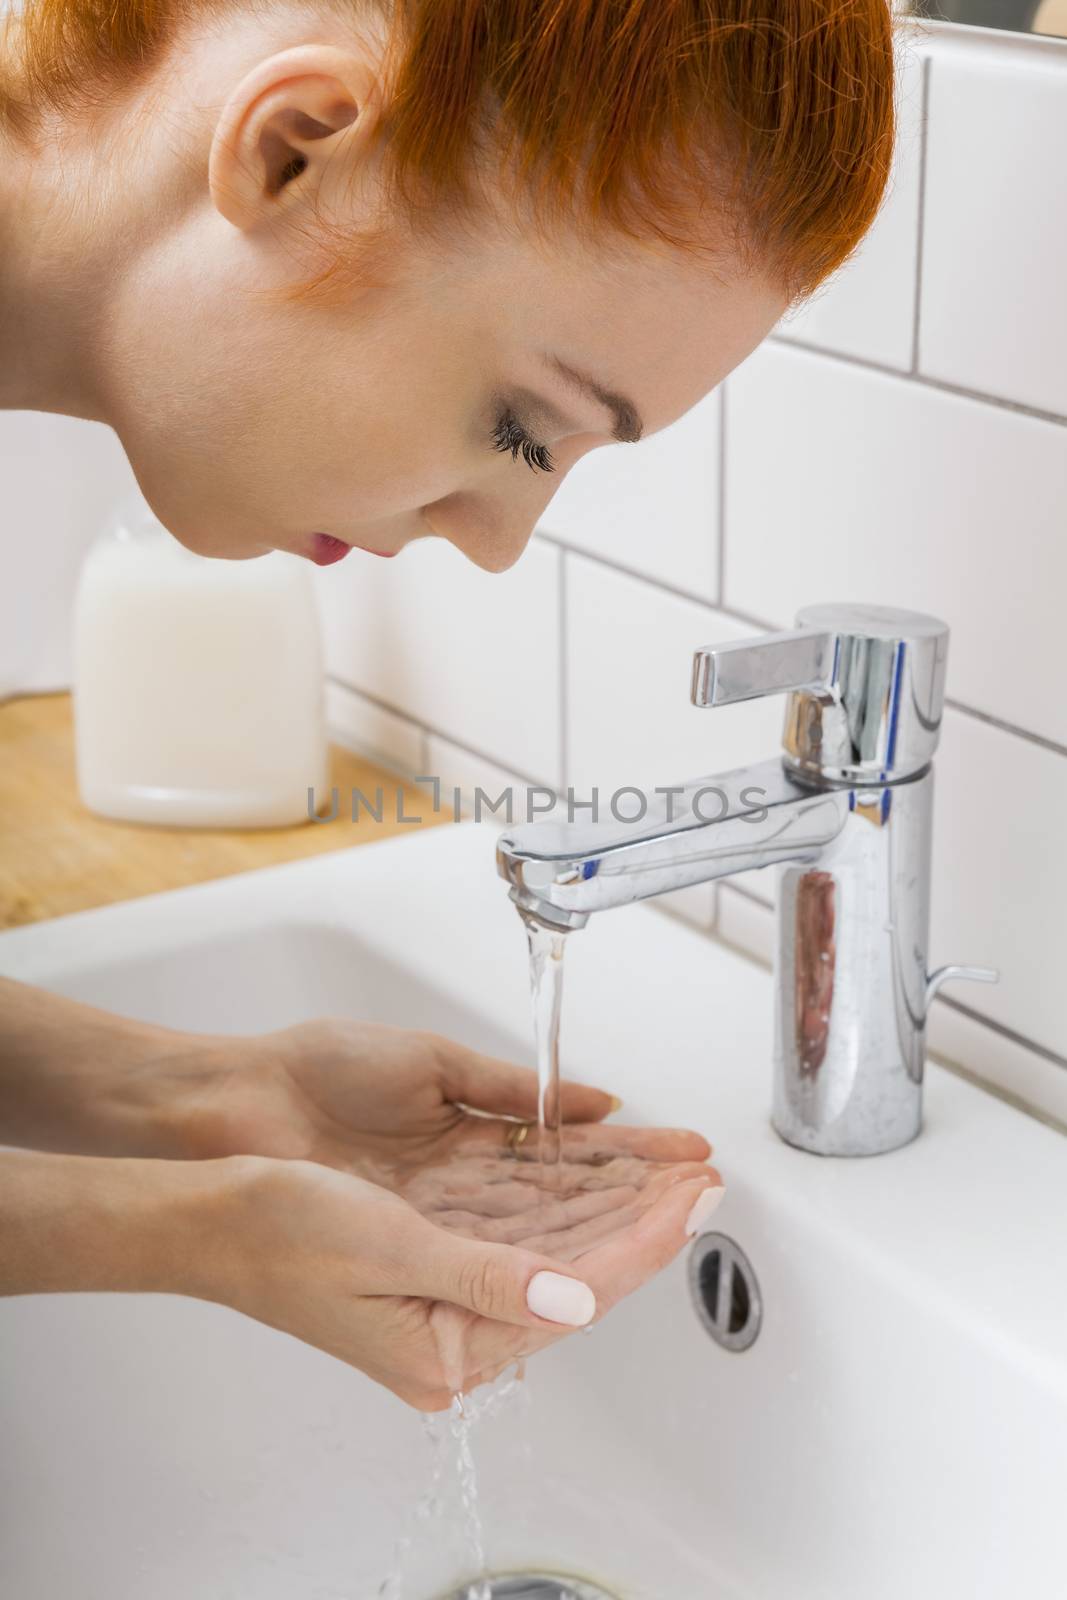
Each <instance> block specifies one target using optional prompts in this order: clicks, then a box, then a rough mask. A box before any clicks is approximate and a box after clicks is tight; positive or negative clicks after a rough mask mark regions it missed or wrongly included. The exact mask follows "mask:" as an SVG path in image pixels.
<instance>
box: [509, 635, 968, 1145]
mask: <svg viewBox="0 0 1067 1600" xmlns="http://www.w3.org/2000/svg"><path fill="white" fill-rule="evenodd" d="M947 651H948V628H947V627H946V625H945V624H944V623H943V622H941V621H940V620H939V619H938V618H937V617H928V616H925V615H923V614H920V613H917V612H911V611H895V610H889V609H888V608H886V607H884V606H856V605H824V606H809V607H807V608H806V609H805V610H804V611H802V612H801V613H800V615H799V616H798V617H797V626H796V628H795V629H793V630H791V631H789V632H786V633H778V634H766V635H762V636H759V637H757V638H754V639H745V640H731V641H728V642H726V643H725V644H717V645H708V646H707V647H705V648H704V649H702V650H698V651H697V653H696V656H695V658H694V664H693V679H692V698H693V701H694V703H695V704H697V705H700V706H708V707H713V706H722V705H730V704H733V703H735V702H737V701H742V700H753V699H761V698H762V697H763V696H765V695H772V694H785V695H787V696H788V700H787V706H786V717H785V731H784V734H783V741H782V742H783V752H782V755H781V757H780V758H778V759H775V760H771V761H765V762H762V763H760V764H758V765H754V766H750V767H740V768H737V769H736V770H734V771H731V772H724V773H720V774H719V775H718V776H715V777H710V778H697V779H695V780H694V781H692V782H690V783H687V784H684V785H679V786H676V787H673V788H662V789H656V790H654V791H653V793H654V796H655V799H654V800H651V801H650V800H649V798H648V797H646V796H643V795H642V794H641V792H640V791H638V790H621V791H618V792H617V793H616V794H615V795H614V796H613V798H612V805H611V818H610V819H607V818H600V817H598V816H597V814H596V811H595V810H593V811H592V816H591V820H589V821H583V822H575V821H574V819H573V810H574V806H573V802H572V805H571V812H570V817H569V820H568V821H567V822H566V823H560V822H554V821H550V820H547V819H546V820H545V821H542V822H537V823H529V824H527V825H526V826H525V827H520V828H514V829H512V830H511V831H509V832H508V833H506V834H504V835H503V836H502V837H501V839H500V841H499V843H498V845H497V870H498V871H499V873H500V875H501V877H503V878H504V879H506V881H507V883H508V885H509V890H510V894H511V898H512V900H513V901H514V902H515V904H516V905H517V906H518V908H519V911H520V912H521V914H522V916H523V918H524V919H526V920H527V921H530V920H536V921H537V922H540V923H543V924H546V925H547V926H549V927H551V928H580V927H582V926H583V925H584V924H585V923H586V922H588V920H589V918H590V916H591V915H592V913H593V912H594V911H607V910H610V909H611V908H612V907H613V906H622V905H628V904H629V903H630V902H631V901H633V900H648V899H651V898H652V897H653V896H655V895H660V894H669V893H670V892H671V890H674V889H684V888H687V887H688V886H690V885H692V884H697V883H708V882H710V881H711V880H712V879H715V878H729V877H733V876H734V875H735V874H736V873H741V872H750V871H752V870H753V868H761V867H771V866H774V867H776V868H777V869H778V870H777V874H776V875H777V880H778V881H777V893H776V896H775V899H776V902H777V906H776V910H777V916H776V924H777V937H776V945H775V955H774V995H775V1042H774V1092H773V1110H772V1116H771V1121H772V1124H773V1126H774V1128H775V1130H776V1131H777V1132H778V1133H779V1134H780V1136H781V1137H782V1138H783V1139H784V1140H785V1141H786V1142H787V1143H788V1144H791V1145H795V1146H796V1147H797V1148H798V1149H801V1150H808V1151H811V1152H812V1153H813V1154H816V1155H827V1156H870V1155H878V1154H881V1153H882V1152H884V1151H887V1150H896V1149H898V1148H899V1147H900V1146H901V1145H904V1144H907V1142H908V1140H909V1139H914V1138H915V1136H916V1134H917V1133H918V1132H919V1129H920V1126H921V1122H922V1080H923V1069H924V1064H925V1058H926V1021H927V1014H928V1012H929V1008H930V1002H931V1000H932V999H933V996H934V995H935V994H936V992H937V990H938V989H939V988H940V986H941V984H942V983H944V982H946V981H947V980H948V979H949V978H979V979H982V980H984V981H990V980H992V979H994V978H995V976H996V975H995V974H994V973H992V972H989V971H988V970H986V969H985V968H977V967H959V966H952V967H941V968H939V969H938V971H936V972H934V973H933V974H930V973H929V972H928V969H927V963H926V956H927V945H928V939H929V896H930V857H931V839H932V816H933V783H934V775H933V769H932V758H933V755H934V751H935V749H936V748H937V739H938V731H939V729H940V725H941V712H942V706H943V703H944V684H945V662H946V656H947ZM631 794H632V795H634V796H635V797H636V798H637V799H638V800H641V801H642V806H641V809H640V812H639V814H638V815H637V816H635V817H634V818H633V820H632V821H628V820H625V819H624V817H622V816H620V814H619V810H618V808H617V802H618V800H619V799H620V798H621V797H622V796H623V795H627V796H629V795H631ZM583 809H585V808H584V807H583ZM627 810H628V811H629V806H628V807H627Z"/></svg>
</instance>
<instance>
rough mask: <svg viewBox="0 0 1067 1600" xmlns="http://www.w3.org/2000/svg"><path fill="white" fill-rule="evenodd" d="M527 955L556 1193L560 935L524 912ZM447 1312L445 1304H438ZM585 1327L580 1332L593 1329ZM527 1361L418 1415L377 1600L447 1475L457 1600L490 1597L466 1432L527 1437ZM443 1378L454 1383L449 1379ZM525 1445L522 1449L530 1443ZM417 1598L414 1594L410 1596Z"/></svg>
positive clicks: (398, 1590) (450, 1350)
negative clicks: (423, 1445) (456, 1515)
mask: <svg viewBox="0 0 1067 1600" xmlns="http://www.w3.org/2000/svg"><path fill="white" fill-rule="evenodd" d="M523 922H524V923H525V926H526V938H527V945H528V948H529V955H530V994H531V999H532V1003H533V1022H534V1039H535V1043H536V1050H537V1086H538V1087H537V1138H538V1148H537V1156H538V1166H539V1172H538V1189H539V1191H540V1192H541V1194H543V1195H545V1196H558V1195H559V1194H560V1191H561V1187H562V1170H563V1169H562V1150H563V1141H562V1128H561V1123H562V1116H561V1108H560V1087H559V1084H560V1072H559V1022H560V1007H561V1003H562V998H563V951H564V944H565V940H566V932H565V931H561V930H557V929H552V928H546V927H545V926H544V925H543V924H542V923H539V922H536V921H534V920H533V919H532V918H528V917H526V916H523ZM440 1309H441V1311H442V1312H444V1313H447V1312H448V1310H449V1309H450V1308H447V1307H442V1308H440ZM434 1331H435V1335H436V1337H437V1340H438V1345H439V1348H440V1350H441V1355H442V1361H443V1364H444V1366H445V1368H446V1372H447V1371H448V1370H449V1369H451V1370H452V1371H453V1372H457V1373H459V1372H462V1370H463V1368H462V1352H461V1351H460V1350H458V1349H456V1348H454V1346H455V1341H456V1338H461V1337H462V1335H461V1334H460V1332H459V1330H458V1327H453V1326H452V1324H451V1322H449V1320H448V1317H447V1314H446V1315H445V1316H443V1317H442V1318H440V1319H438V1318H435V1319H434ZM591 1331H592V1330H591V1328H588V1327H587V1328H585V1329H583V1332H585V1333H589V1332H591ZM524 1368H525V1363H523V1362H520V1363H518V1364H517V1365H516V1367H515V1368H514V1369H513V1370H512V1371H511V1373H510V1375H505V1376H504V1377H502V1378H499V1379H497V1381H496V1382H495V1383H493V1384H488V1385H485V1386H484V1387H483V1388H482V1389H480V1390H479V1392H478V1395H477V1396H473V1395H469V1394H463V1393H455V1394H453V1397H452V1406H451V1409H450V1410H449V1411H447V1412H437V1413H428V1412H427V1413H424V1414H423V1425H424V1427H425V1430H426V1433H427V1436H428V1438H429V1440H430V1444H431V1450H432V1457H431V1468H430V1476H429V1480H428V1482H427V1485H426V1488H425V1489H424V1491H423V1493H422V1494H421V1495H420V1496H419V1499H418V1500H417V1501H416V1503H415V1505H414V1506H413V1507H412V1509H411V1511H410V1512H409V1515H408V1518H407V1520H406V1522H405V1526H404V1530H403V1532H402V1533H401V1535H400V1538H399V1539H398V1541H397V1545H396V1549H395V1552H394V1556H393V1562H392V1566H391V1569H390V1572H389V1575H388V1577H386V1578H385V1580H384V1581H383V1583H382V1584H381V1586H380V1587H379V1590H378V1596H377V1600H409V1597H408V1595H407V1592H406V1587H405V1584H406V1573H407V1570H408V1567H409V1563H410V1560H411V1557H412V1555H413V1552H414V1551H415V1548H416V1545H417V1544H418V1543H420V1542H421V1541H422V1540H424V1539H426V1538H427V1537H428V1536H430V1525H431V1524H432V1523H433V1522H434V1521H435V1519H438V1518H440V1517H441V1516H443V1515H444V1514H445V1510H446V1506H445V1499H446V1494H445V1491H446V1489H447V1485H446V1481H445V1480H446V1472H447V1470H448V1468H449V1464H450V1463H451V1469H452V1470H451V1477H452V1480H453V1482H454V1484H455V1486H456V1488H457V1489H458V1495H459V1512H460V1517H461V1519H462V1535H463V1544H464V1553H465V1560H466V1564H467V1566H468V1570H469V1571H470V1572H472V1573H474V1574H475V1576H474V1577H473V1578H472V1579H470V1580H469V1581H468V1583H467V1587H466V1590H465V1591H464V1592H463V1594H462V1597H457V1600H492V1588H491V1573H490V1571H489V1568H488V1565H487V1562H486V1551H485V1532H484V1528H483V1525H482V1514H481V1507H480V1503H479V1496H478V1474H477V1468H476V1465H475V1460H474V1452H473V1448H472V1433H473V1431H474V1429H475V1428H476V1426H477V1424H478V1423H479V1421H481V1419H482V1418H483V1417H487V1416H495V1415H497V1414H498V1413H499V1412H500V1411H501V1409H502V1408H503V1407H505V1406H514V1407H516V1408H521V1410H522V1415H521V1416H519V1417H518V1418H517V1419H516V1426H517V1428H518V1430H519V1434H520V1437H522V1438H523V1439H524V1440H526V1429H525V1426H524V1423H525V1410H526V1408H528V1406H529V1403H530V1400H529V1388H528V1385H527V1383H526V1382H525V1370H524ZM448 1381H451V1382H456V1381H457V1380H456V1379H454V1378H452V1379H449V1380H448ZM525 1448H526V1450H527V1452H528V1448H529V1446H528V1440H527V1442H526V1445H525ZM411 1600H416V1597H411Z"/></svg>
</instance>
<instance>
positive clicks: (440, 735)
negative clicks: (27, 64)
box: [327, 672, 557, 793]
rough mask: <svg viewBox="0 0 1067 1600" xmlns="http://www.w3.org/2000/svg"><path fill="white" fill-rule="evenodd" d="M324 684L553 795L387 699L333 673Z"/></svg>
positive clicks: (528, 776) (526, 775)
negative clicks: (345, 692)
mask: <svg viewBox="0 0 1067 1600" xmlns="http://www.w3.org/2000/svg"><path fill="white" fill-rule="evenodd" d="M327 681H328V682H330V683H335V684H337V685H338V687H339V688H341V689H347V690H348V692H349V694H355V695H359V696H360V698H361V699H363V700H367V701H369V702H370V704H371V705H373V706H377V707H378V708H379V709H380V710H382V711H388V712H389V713H390V715H391V716H394V717H399V719H400V721H401V722H407V723H410V725H411V726H412V727H413V728H416V729H418V731H419V732H420V733H421V734H422V735H423V738H424V739H429V738H431V737H432V738H436V739H443V740H444V741H445V742H446V744H454V745H455V747H456V749H457V750H462V751H463V753H464V755H468V756H473V757H474V759H475V760H476V761H484V762H486V763H487V764H488V765H489V766H491V767H499V768H500V769H501V771H503V772H504V773H506V774H507V776H508V777H512V778H518V779H519V780H520V781H521V782H522V783H525V784H527V785H528V786H529V787H530V788H532V789H551V790H552V792H553V793H557V790H556V788H555V786H554V785H552V784H548V783H545V782H544V781H543V780H542V779H541V778H535V777H533V776H531V774H530V773H528V772H517V771H516V769H515V768H514V767H513V766H511V765H509V764H507V763H505V762H503V761H501V759H500V757H499V756H494V755H490V753H489V751H488V750H481V749H478V748H476V747H475V746H474V745H472V744H468V743H467V742H466V740H464V739H457V737H456V735H455V734H454V733H448V732H446V730H445V729H444V728H435V727H434V726H433V724H432V723H430V722H423V721H422V720H421V718H419V717H413V716H412V715H411V713H410V711H401V710H399V708H398V707H397V706H395V705H392V704H391V703H390V702H389V701H388V700H382V699H381V698H380V697H379V696H378V695H374V694H369V693H368V692H367V690H366V689H360V688H359V687H358V686H357V685H356V684H354V683H348V682H347V681H346V679H344V678H342V677H340V676H339V675H338V674H337V673H336V672H331V673H330V674H329V676H328V679H327Z"/></svg>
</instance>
